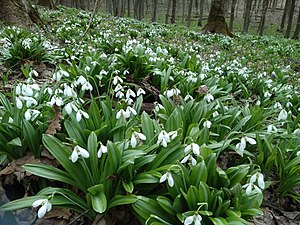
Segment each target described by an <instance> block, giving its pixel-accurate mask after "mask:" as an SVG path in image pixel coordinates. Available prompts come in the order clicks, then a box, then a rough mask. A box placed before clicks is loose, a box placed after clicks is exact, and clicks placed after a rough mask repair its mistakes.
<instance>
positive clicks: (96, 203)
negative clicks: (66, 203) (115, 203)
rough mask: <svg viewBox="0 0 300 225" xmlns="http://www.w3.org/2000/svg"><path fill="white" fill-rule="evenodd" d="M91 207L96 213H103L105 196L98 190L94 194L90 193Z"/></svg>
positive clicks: (105, 204) (105, 203)
mask: <svg viewBox="0 0 300 225" xmlns="http://www.w3.org/2000/svg"><path fill="white" fill-rule="evenodd" d="M90 198H91V201H92V206H93V209H94V210H95V211H96V212H98V213H103V212H105V211H106V208H107V200H106V196H105V194H104V193H103V192H98V193H97V194H96V195H93V194H90Z"/></svg>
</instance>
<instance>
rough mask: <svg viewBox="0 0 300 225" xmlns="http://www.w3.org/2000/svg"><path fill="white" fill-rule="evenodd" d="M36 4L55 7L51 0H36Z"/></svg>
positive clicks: (50, 7)
mask: <svg viewBox="0 0 300 225" xmlns="http://www.w3.org/2000/svg"><path fill="white" fill-rule="evenodd" d="M36 4H37V5H40V6H45V7H48V8H49V9H57V7H56V5H55V3H54V1H53V0H38V1H36Z"/></svg>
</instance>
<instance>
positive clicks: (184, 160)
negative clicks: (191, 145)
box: [180, 154, 197, 166]
mask: <svg viewBox="0 0 300 225" xmlns="http://www.w3.org/2000/svg"><path fill="white" fill-rule="evenodd" d="M188 160H189V161H190V162H191V163H192V165H193V166H196V164H197V160H196V159H195V158H194V157H193V156H192V155H191V154H188V155H187V156H185V157H184V158H183V159H182V160H181V161H180V162H181V163H186V162H187V161H188Z"/></svg>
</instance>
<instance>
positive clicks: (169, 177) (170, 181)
mask: <svg viewBox="0 0 300 225" xmlns="http://www.w3.org/2000/svg"><path fill="white" fill-rule="evenodd" d="M166 180H168V184H169V186H170V187H173V186H174V180H173V177H172V175H171V173H170V172H166V173H165V174H164V175H162V176H161V178H160V179H159V183H163V182H165V181H166Z"/></svg>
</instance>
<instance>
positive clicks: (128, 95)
mask: <svg viewBox="0 0 300 225" xmlns="http://www.w3.org/2000/svg"><path fill="white" fill-rule="evenodd" d="M131 96H132V97H134V98H135V97H136V94H135V93H134V92H133V91H132V90H131V89H128V90H127V91H126V98H127V99H129V98H130V97H131Z"/></svg>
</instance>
